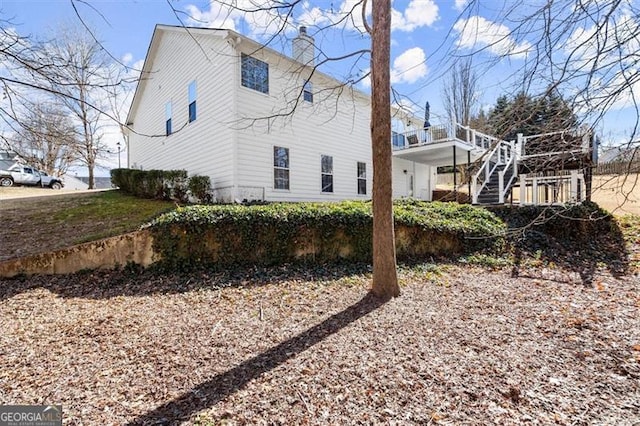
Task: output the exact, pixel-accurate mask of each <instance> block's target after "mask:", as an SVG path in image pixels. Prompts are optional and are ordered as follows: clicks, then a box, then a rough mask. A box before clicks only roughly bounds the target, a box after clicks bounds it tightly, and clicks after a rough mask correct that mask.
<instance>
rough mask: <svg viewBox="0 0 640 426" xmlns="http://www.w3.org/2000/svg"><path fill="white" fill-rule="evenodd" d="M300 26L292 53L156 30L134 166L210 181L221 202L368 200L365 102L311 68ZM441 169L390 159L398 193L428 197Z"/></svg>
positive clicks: (137, 118)
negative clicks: (181, 172) (180, 172)
mask: <svg viewBox="0 0 640 426" xmlns="http://www.w3.org/2000/svg"><path fill="white" fill-rule="evenodd" d="M300 30H301V31H300V34H299V35H298V36H297V37H296V38H295V39H294V40H293V43H292V45H293V49H292V50H293V55H292V57H288V56H285V55H283V54H281V53H279V52H276V51H275V50H272V49H269V48H266V47H264V46H262V45H261V44H259V43H257V42H255V41H253V40H251V39H249V38H247V37H244V36H242V35H240V34H238V33H236V32H234V31H230V30H219V29H203V28H184V27H173V26H166V25H158V26H156V28H155V31H154V34H153V37H152V40H151V44H150V46H149V50H148V53H147V57H146V59H145V64H144V67H143V74H142V75H143V79H141V80H140V82H139V84H138V87H137V89H136V93H135V95H134V98H133V102H132V105H131V109H130V112H129V116H128V118H127V123H128V124H129V126H130V129H131V130H130V132H129V150H128V155H129V164H130V165H131V167H134V168H143V169H165V170H168V169H186V170H187V171H188V172H189V174H190V175H194V174H199V175H207V176H210V178H211V182H212V186H213V189H214V193H215V195H216V198H217V199H218V200H221V201H232V200H238V199H239V200H242V199H264V200H268V201H305V200H314V201H318V200H343V199H368V198H370V196H371V184H372V177H373V169H372V162H371V139H370V109H371V107H370V99H369V96H368V95H366V94H364V93H362V92H360V91H358V90H355V89H354V88H353V87H350V86H348V85H344V84H342V83H341V82H339V81H336V80H335V79H333V78H331V77H329V76H328V75H326V74H323V73H321V72H319V71H317V70H314V67H313V62H314V56H315V55H314V46H313V39H312V38H311V37H310V36H308V35H307V34H306V31H305V29H304V27H302V28H301V29H300ZM294 58H295V59H294ZM397 121H398V122H397V123H396V126H398V125H401V126H402V124H400V123H401V122H402V123H406V121H407V120H406V119H402V120H400V119H398V120H397ZM417 121H418V120H415V119H414V122H417ZM420 124H421V123H420ZM402 130H404V129H402ZM395 141H396V145H400V144H404V143H406V138H405V137H404V136H396V138H395ZM398 141H400V142H398ZM390 143H391V142H390ZM447 152H449V151H447ZM449 161H450V160H449ZM435 172H436V169H435V167H433V166H432V165H429V164H426V163H424V162H419V161H413V160H412V159H411V158H400V157H397V158H394V160H393V182H394V185H393V189H394V195H395V196H396V197H404V196H413V197H417V198H422V199H426V200H429V199H430V197H431V191H432V189H433V188H434V187H435V183H436V182H435V181H436V179H435Z"/></svg>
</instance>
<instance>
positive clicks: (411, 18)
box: [391, 0, 439, 32]
mask: <svg viewBox="0 0 640 426" xmlns="http://www.w3.org/2000/svg"><path fill="white" fill-rule="evenodd" d="M438 18H439V15H438V5H436V4H435V2H434V1H433V0H411V1H410V2H409V4H408V5H407V8H406V9H405V11H404V12H399V11H398V10H396V9H391V31H393V30H399V31H407V32H410V31H413V30H415V29H416V28H419V27H429V26H431V25H433V23H434V22H435V21H437V20H438Z"/></svg>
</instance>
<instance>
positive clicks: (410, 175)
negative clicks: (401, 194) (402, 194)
mask: <svg viewBox="0 0 640 426" xmlns="http://www.w3.org/2000/svg"><path fill="white" fill-rule="evenodd" d="M414 187H415V181H414V179H413V173H407V197H413V193H414Z"/></svg>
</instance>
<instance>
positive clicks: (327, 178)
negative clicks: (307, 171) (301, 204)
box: [320, 155, 333, 192]
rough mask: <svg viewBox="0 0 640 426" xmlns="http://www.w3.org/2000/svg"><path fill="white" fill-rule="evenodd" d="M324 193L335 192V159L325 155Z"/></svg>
mask: <svg viewBox="0 0 640 426" xmlns="http://www.w3.org/2000/svg"><path fill="white" fill-rule="evenodd" d="M320 162H321V169H322V171H321V175H322V192H333V157H332V156H330V155H323V156H322V159H321V161H320Z"/></svg>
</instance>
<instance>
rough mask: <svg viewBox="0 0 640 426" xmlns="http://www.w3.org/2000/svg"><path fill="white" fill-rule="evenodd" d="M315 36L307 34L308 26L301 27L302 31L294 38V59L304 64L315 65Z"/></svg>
mask: <svg viewBox="0 0 640 426" xmlns="http://www.w3.org/2000/svg"><path fill="white" fill-rule="evenodd" d="M313 43H314V41H313V37H311V36H310V35H309V34H307V27H300V32H299V33H298V35H297V36H296V38H294V39H293V59H295V60H296V61H298V62H300V63H302V64H304V65H311V66H313V65H314V59H315V56H316V53H315V47H314V45H313Z"/></svg>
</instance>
